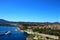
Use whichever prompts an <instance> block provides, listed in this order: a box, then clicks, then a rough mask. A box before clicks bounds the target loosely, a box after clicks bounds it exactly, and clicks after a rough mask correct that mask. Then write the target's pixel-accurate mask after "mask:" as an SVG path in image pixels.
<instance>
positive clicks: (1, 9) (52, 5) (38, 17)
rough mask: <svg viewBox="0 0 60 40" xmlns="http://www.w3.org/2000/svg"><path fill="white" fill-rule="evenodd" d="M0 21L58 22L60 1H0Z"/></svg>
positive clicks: (59, 19) (59, 20)
mask: <svg viewBox="0 0 60 40" xmlns="http://www.w3.org/2000/svg"><path fill="white" fill-rule="evenodd" d="M0 19H5V20H9V21H29V22H60V0H0Z"/></svg>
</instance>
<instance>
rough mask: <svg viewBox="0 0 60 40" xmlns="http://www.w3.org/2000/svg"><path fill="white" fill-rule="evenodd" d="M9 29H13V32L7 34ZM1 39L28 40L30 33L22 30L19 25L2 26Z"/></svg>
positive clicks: (0, 29) (0, 30)
mask: <svg viewBox="0 0 60 40" xmlns="http://www.w3.org/2000/svg"><path fill="white" fill-rule="evenodd" d="M7 31H11V34H9V35H5V33H6V32H7ZM0 34H4V35H2V36H1V35H0V40H26V37H27V36H28V34H26V33H23V32H20V31H19V28H18V27H10V26H8V27H7V26H0Z"/></svg>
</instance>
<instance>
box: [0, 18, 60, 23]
mask: <svg viewBox="0 0 60 40" xmlns="http://www.w3.org/2000/svg"><path fill="white" fill-rule="evenodd" d="M0 24H60V23H59V22H54V23H51V22H13V21H7V20H4V19H0Z"/></svg>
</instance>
